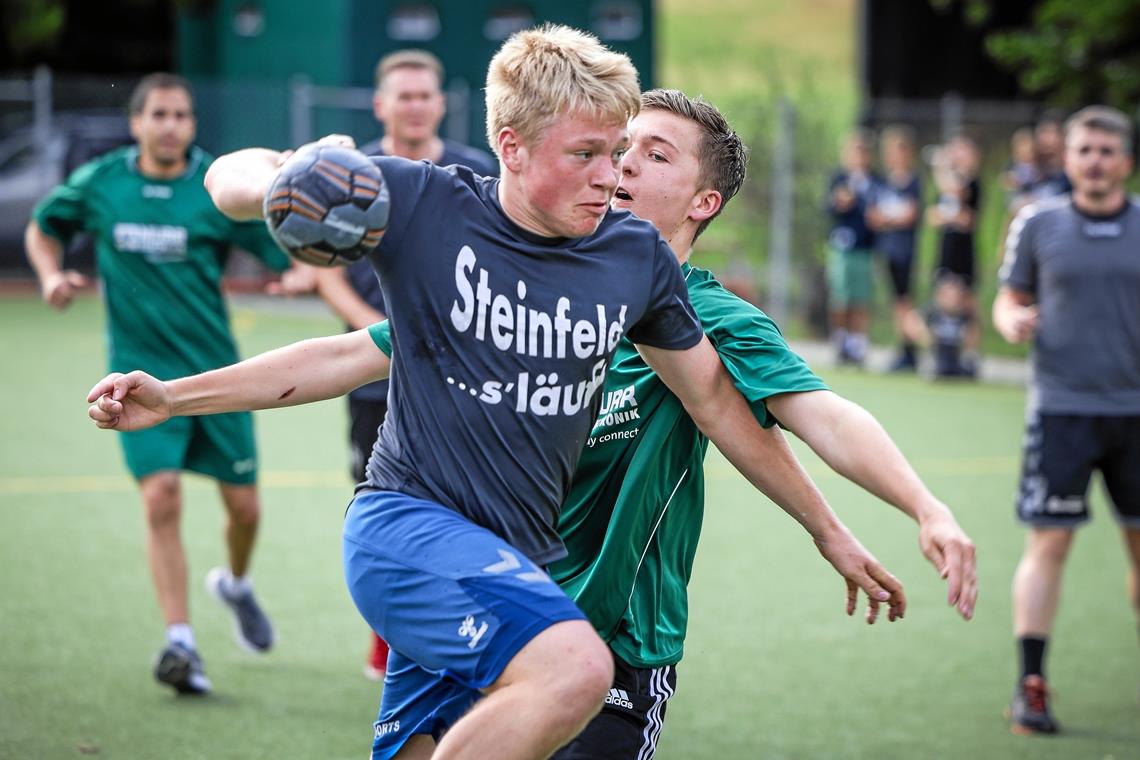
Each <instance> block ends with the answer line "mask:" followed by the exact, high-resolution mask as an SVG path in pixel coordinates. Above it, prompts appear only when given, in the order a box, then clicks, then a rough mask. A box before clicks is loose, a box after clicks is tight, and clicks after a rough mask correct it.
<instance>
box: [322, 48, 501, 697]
mask: <svg viewBox="0 0 1140 760" xmlns="http://www.w3.org/2000/svg"><path fill="white" fill-rule="evenodd" d="M443 81H444V72H443V64H442V63H440V60H439V59H438V58H437V57H436V56H434V55H432V54H431V53H429V52H427V51H426V50H398V51H396V52H395V53H390V54H388V55H386V56H384V57H383V58H381V59H380V62H379V63H378V64H377V65H376V93H375V95H374V96H373V100H372V103H373V111H374V113H375V115H376V120H377V121H378V122H380V123H381V124H382V125H383V127H384V134H383V136H381V137H379V138H377V139H375V140H373V141H372V142H369V143H366V144H365V145H362V146H361V147H360V151H361V152H362V153H364V154H366V155H386V156H400V157H402V158H407V159H410V160H412V161H421V160H424V161H431V162H432V163H434V164H438V165H439V166H450V165H452V164H457V165H459V166H466V167H467V168H469V169H471V170H472V171H473V172H475V173H476V174H479V175H482V176H484V177H497V176H498V175H499V165H498V163H497V162H496V161H495V159H494V158H492V157H491V156H490V155H489V154H487V153H486V152H484V151H482V150H477V149H475V148H470V147H468V146H466V145H462V144H460V143H457V142H455V141H453V140H447V139H444V138H441V137H440V136H439V125H440V122H441V121H442V120H443V115H444V112H445V110H446V100H445V97H444V94H443ZM312 271H313V273H314V274H315V287H316V289H317V292H318V293H320V295H321V298H323V299H324V300H325V302H326V303H328V305H329V307H330V308H331V309H332V310H333V311H334V312H336V314H337V315H338V316H340V317H341V318H342V319H343V320H344V321H345V324H346V327H347V329H349V330H359V329H362V328H365V327H367V326H369V325H371V324H374V323H376V322H378V321H380V320H382V319H384V317H385V316H386V315H387V313H388V310H387V309H386V308H385V306H384V295H383V293H382V292H381V290H380V283H379V281H378V280H377V279H376V272H375V270H373V268H372V265H371V264H370V263H369V262H368V261H367V260H363V259H362V260H360V261H357V262H355V263H354V264H352V265H350V266H348V267H345V268H339V267H338V268H329V269H317V268H314V269H313V270H312ZM387 410H388V382H387V381H380V382H375V383H369V384H368V385H365V386H363V387H361V388H356V389H354V390H353V391H352V392H350V393H349V394H348V416H349V445H350V446H351V455H352V470H351V472H352V478H353V482H355V483H360V482H362V481H363V480H364V467H365V465H366V464H367V462H368V456H369V454H371V452H372V445H373V444H374V443H375V442H376V433H377V430H379V428H380V423H382V422H383V421H384V415H385V414H386V413H387ZM387 662H388V645H387V643H385V641H384V640H383V639H382V638H380V636H379V635H377V634H376V633H375V632H373V634H372V645H371V647H370V651H369V655H368V660H367V662H366V664H365V666H364V674H365V676H367V677H368V678H370V679H372V680H379V679H381V678H383V674H384V670H385V669H386V668H387Z"/></svg>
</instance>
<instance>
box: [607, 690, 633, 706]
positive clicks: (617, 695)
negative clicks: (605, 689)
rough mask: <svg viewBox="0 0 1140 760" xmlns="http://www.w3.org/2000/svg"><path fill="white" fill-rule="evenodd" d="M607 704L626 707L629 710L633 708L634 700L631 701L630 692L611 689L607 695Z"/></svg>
mask: <svg viewBox="0 0 1140 760" xmlns="http://www.w3.org/2000/svg"><path fill="white" fill-rule="evenodd" d="M606 704H607V705H613V706H614V707H624V708H625V709H627V710H632V709H633V702H630V701H629V694H628V693H627V692H625V691H624V690H622V689H610V693H609V694H607V695H606Z"/></svg>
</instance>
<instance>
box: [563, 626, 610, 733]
mask: <svg viewBox="0 0 1140 760" xmlns="http://www.w3.org/2000/svg"><path fill="white" fill-rule="evenodd" d="M591 633H593V632H592V631H591ZM580 644H581V645H580V647H579V651H577V652H575V656H574V657H572V658H568V659H567V660H566V661H565V662H564V663H563V664H562V668H561V670H562V672H561V673H560V675H561V676H562V678H561V679H560V681H561V684H560V688H559V689H558V692H559V693H558V694H557V698H558V700H559V702H560V703H561V704H563V705H564V706H565V707H566V711H567V717H568V718H572V719H577V720H585V719H588V718H590V717H591V716H593V715H595V714H596V713H597V712H598V711H600V710H601V709H602V702H603V700H604V699H605V698H606V694H607V693H608V692H609V690H610V687H611V686H612V685H613V681H614V661H613V655H612V654H611V653H610V650H609V647H607V646H606V645H605V643H604V642H603V641H602V640H601V639H600V638H598V637H597V636H596V635H594V636H593V637H592V638H591V639H589V640H584V641H582V642H581V643H580Z"/></svg>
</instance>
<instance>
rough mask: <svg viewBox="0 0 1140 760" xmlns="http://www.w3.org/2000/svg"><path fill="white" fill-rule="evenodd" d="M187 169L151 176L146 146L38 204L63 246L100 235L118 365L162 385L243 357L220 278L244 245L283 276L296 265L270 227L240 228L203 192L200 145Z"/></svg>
mask: <svg viewBox="0 0 1140 760" xmlns="http://www.w3.org/2000/svg"><path fill="white" fill-rule="evenodd" d="M188 159H189V163H188V165H187V167H186V171H185V172H184V173H183V174H182V175H181V176H179V177H177V178H175V179H170V180H162V179H153V178H150V177H144V176H143V175H142V174H141V173H140V172H139V169H138V149H137V148H135V147H130V148H122V149H120V150H116V151H112V152H111V153H108V154H107V155H105V156H102V157H100V158H97V159H95V160H94V161H91V162H90V163H87V164H84V165H83V166H81V167H79V168H78V169H76V170H75V172H74V173H73V174H72V175H71V176H70V177H69V178H68V179H67V182H66V183H64V184H62V185H60V186H59V187H57V188H55V189H54V190H52V192H51V193H49V194H48V196H47V197H46V198H44V199H43V200H42V201H40V203H39V205H38V206H36V209H35V211H34V212H33V216H34V219H35V221H36V222H37V223H38V224H39V226H40V228H41V229H42V230H43V231H44V232H45V233H47V234H48V235H51V236H52V237H55V238H58V239H59V240H61V241H63V242H65V243H66V242H67V241H68V240H70V239H71V237H72V236H73V235H75V234H76V233H79V232H89V233H91V234H92V236H93V237H94V239H95V261H96V265H97V266H98V269H99V274H100V276H101V277H102V280H103V293H104V298H105V300H106V303H107V336H108V345H109V353H110V359H109V361H110V368H111V370H112V371H116V372H128V371H130V370H133V369H143V370H146V371H147V372H149V373H151V374H153V375H155V376H156V377H158V378H160V379H169V378H174V377H180V376H183V375H189V374H195V373H198V372H203V371H205V370H208V369H214V368H216V367H222V366H225V365H227V364H232V363H234V362H235V361H237V359H238V356H237V349H236V347H235V345H234V340H233V336H232V335H231V334H230V327H229V315H228V312H227V309H226V304H225V299H224V298H223V296H222V291H221V281H222V274H223V272H224V270H225V264H226V261H227V259H228V257H229V253H230V248H231V246H233V245H236V246H238V247H240V248H242V249H244V250H247V251H249V252H250V253H252V254H253V255H255V256H257V257H258V258H260V259H261V260H262V261H264V262H265V263H266V264H267V265H268V266H270V267H272V268H273V269H275V270H278V271H281V270H284V269H286V268H288V266H289V259H288V257H287V256H286V255H285V253H284V252H282V251H281V249H279V248H278V247H277V246H276V245H275V244H274V243H273V240H272V238H270V237H269V233H268V231H267V230H266V229H265V225H264V224H263V223H261V222H234V221H232V220H230V219H228V218H227V217H226V216H225V215H223V214H222V213H221V212H220V211H218V209H217V208H216V207H215V206H214V204H213V202H212V201H211V200H210V196H209V194H207V192H206V189H205V187H204V186H203V180H204V178H205V175H206V169H207V168H208V167H209V165H210V161H211V160H212V159H211V158H210V156H208V155H207V154H206V153H205V152H203V151H202V150H200V149H198V148H191V149H190V153H189V155H188Z"/></svg>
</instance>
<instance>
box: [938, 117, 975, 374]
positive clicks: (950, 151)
mask: <svg viewBox="0 0 1140 760" xmlns="http://www.w3.org/2000/svg"><path fill="white" fill-rule="evenodd" d="M933 163H934V166H933V168H934V181H935V184H936V185H937V187H938V203H937V204H936V205H934V206H932V207H931V208H929V209H927V214H926V217H927V222H928V223H929V224H931V225H933V226H935V227H937V228H938V229H939V231H940V241H939V249H938V266H937V267H936V269H935V280H936V281H937V280H938V279H939V278H941V277H942V276H943V275H944V274H952V275H954V276H955V277H957V278H958V279H959V280H960V281H961V283H962V285H964V286H965V288H966V291H967V292H966V303H967V311H968V312H969V313H970V315H971V316H972V315H974V314H976V312H977V304H976V299H975V297H974V290H975V288H976V284H977V283H976V268H977V262H976V260H975V251H974V231H975V229H976V228H977V222H978V209H979V208H980V202H981V186H980V184H979V183H978V169H979V167H980V166H981V152H980V151H979V150H978V145H977V143H975V142H974V141H973V140H972V139H971V138H969V137H968V136H966V135H957V136H956V137H953V138H951V139H950V140H949V141H948V142H947V143H946V145H945V146H943V147H942V148H941V149H940V150H938V151H936V152H935V155H934V161H933ZM980 339H981V333H980V331H979V330H978V325H977V320H976V319H973V320H971V322H970V329H969V330H968V332H967V335H966V337H965V342H964V343H965V345H964V348H965V351H964V353H963V357H962V363H963V365H964V366H966V367H967V368H968V369H970V368H972V367H973V365H975V364H976V362H977V358H976V357H977V349H978V343H979V341H980Z"/></svg>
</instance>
